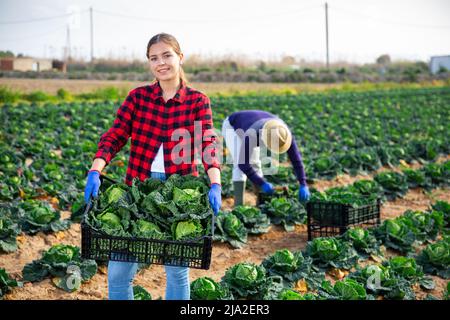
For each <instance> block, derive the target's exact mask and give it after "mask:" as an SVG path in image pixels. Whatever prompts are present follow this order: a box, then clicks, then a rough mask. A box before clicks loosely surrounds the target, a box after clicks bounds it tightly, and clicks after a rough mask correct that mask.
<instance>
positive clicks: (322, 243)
mask: <svg viewBox="0 0 450 320" xmlns="http://www.w3.org/2000/svg"><path fill="white" fill-rule="evenodd" d="M305 255H306V256H308V257H311V258H312V259H313V263H314V264H315V265H317V266H318V267H319V268H321V269H324V270H327V269H329V268H337V269H347V270H350V269H351V268H352V267H354V266H355V265H356V263H357V262H358V254H357V252H356V251H355V249H353V248H352V247H351V246H350V245H349V244H348V243H347V242H345V241H342V240H340V239H337V238H315V239H313V240H312V241H310V242H308V244H307V246H306V250H305Z"/></svg>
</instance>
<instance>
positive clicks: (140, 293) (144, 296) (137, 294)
mask: <svg viewBox="0 0 450 320" xmlns="http://www.w3.org/2000/svg"><path fill="white" fill-rule="evenodd" d="M133 297H134V300H152V295H151V294H150V292H148V291H147V290H145V288H144V287H142V286H133Z"/></svg>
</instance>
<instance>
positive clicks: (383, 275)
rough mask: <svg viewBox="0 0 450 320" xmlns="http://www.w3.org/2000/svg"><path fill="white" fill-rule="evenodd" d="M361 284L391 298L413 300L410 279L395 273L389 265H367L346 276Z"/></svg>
mask: <svg viewBox="0 0 450 320" xmlns="http://www.w3.org/2000/svg"><path fill="white" fill-rule="evenodd" d="M347 278H348V279H354V280H356V281H358V282H359V283H360V284H361V285H363V286H364V287H365V288H366V290H367V292H368V293H370V294H373V295H375V296H382V297H384V298H385V299H392V300H414V299H415V294H414V291H413V289H412V287H411V285H412V283H411V281H408V280H407V279H405V278H403V277H401V276H399V275H397V274H395V272H393V271H392V270H391V268H390V266H389V265H368V266H366V267H364V268H360V267H358V268H357V270H356V271H355V272H353V273H351V274H349V275H348V276H347Z"/></svg>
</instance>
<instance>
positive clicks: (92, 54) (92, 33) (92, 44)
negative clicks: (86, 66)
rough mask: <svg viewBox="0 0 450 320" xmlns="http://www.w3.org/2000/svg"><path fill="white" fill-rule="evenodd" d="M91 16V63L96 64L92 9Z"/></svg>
mask: <svg viewBox="0 0 450 320" xmlns="http://www.w3.org/2000/svg"><path fill="white" fill-rule="evenodd" d="M89 12H90V16H91V63H92V62H94V15H93V10H92V7H90V8H89Z"/></svg>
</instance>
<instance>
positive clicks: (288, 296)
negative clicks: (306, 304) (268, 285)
mask: <svg viewBox="0 0 450 320" xmlns="http://www.w3.org/2000/svg"><path fill="white" fill-rule="evenodd" d="M278 299H279V300H318V299H317V297H316V296H315V295H314V294H312V293H305V294H301V293H299V292H297V291H295V290H292V289H284V290H283V291H281V292H280V295H279V296H278Z"/></svg>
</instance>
